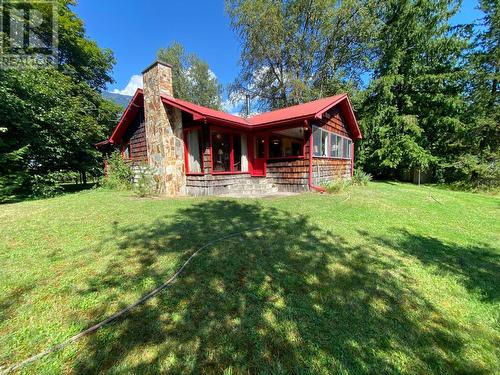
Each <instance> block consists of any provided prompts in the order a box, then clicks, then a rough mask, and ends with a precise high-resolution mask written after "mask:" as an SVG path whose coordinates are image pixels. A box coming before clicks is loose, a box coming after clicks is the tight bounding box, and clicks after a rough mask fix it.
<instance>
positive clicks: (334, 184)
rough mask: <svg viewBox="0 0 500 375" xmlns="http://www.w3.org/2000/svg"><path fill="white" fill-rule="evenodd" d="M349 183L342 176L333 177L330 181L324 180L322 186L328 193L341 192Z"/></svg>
mask: <svg viewBox="0 0 500 375" xmlns="http://www.w3.org/2000/svg"><path fill="white" fill-rule="evenodd" d="M349 185H350V183H349V181H348V180H344V179H342V178H335V179H334V180H332V181H329V182H325V183H323V184H322V187H323V188H324V189H325V190H326V192H327V193H330V194H338V193H342V192H343V191H344V190H345V189H347V188H348V187H349Z"/></svg>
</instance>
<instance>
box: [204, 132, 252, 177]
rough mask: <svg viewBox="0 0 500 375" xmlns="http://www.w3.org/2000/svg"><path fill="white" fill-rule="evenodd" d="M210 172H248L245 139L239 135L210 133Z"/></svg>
mask: <svg viewBox="0 0 500 375" xmlns="http://www.w3.org/2000/svg"><path fill="white" fill-rule="evenodd" d="M211 138H212V172H213V173H238V172H248V156H247V154H248V151H247V137H246V136H245V135H243V134H240V133H232V132H227V131H218V130H214V131H212V137H211Z"/></svg>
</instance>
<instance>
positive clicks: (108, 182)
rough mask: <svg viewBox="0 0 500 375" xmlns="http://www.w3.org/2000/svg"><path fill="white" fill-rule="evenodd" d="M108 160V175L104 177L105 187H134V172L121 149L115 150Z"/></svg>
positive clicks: (122, 188)
mask: <svg viewBox="0 0 500 375" xmlns="http://www.w3.org/2000/svg"><path fill="white" fill-rule="evenodd" d="M107 162H108V168H107V175H106V176H105V177H104V179H103V185H104V187H106V188H108V189H111V190H130V189H132V186H133V184H132V182H133V178H134V173H133V171H132V168H131V167H130V165H128V164H127V163H126V162H125V160H123V157H122V155H121V153H120V151H115V152H113V153H112V154H111V155H110V156H109V158H108V159H107Z"/></svg>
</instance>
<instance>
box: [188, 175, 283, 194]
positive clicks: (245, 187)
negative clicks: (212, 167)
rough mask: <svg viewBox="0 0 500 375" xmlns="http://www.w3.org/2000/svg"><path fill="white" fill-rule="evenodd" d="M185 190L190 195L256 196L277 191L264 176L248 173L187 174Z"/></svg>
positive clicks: (276, 187) (275, 186)
mask: <svg viewBox="0 0 500 375" xmlns="http://www.w3.org/2000/svg"><path fill="white" fill-rule="evenodd" d="M186 191H187V194H188V195H192V196H208V195H238V196H242V197H245V196H258V195H267V194H273V193H277V192H278V191H279V190H278V186H277V185H275V184H274V183H272V181H270V180H269V179H267V178H265V177H251V176H250V175H249V174H234V175H204V176H187V185H186Z"/></svg>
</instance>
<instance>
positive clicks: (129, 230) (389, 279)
mask: <svg viewBox="0 0 500 375" xmlns="http://www.w3.org/2000/svg"><path fill="white" fill-rule="evenodd" d="M255 227H262V228H264V229H263V230H260V231H258V232H247V233H245V234H243V235H242V236H241V237H235V238H232V239H230V240H226V241H224V242H220V243H217V244H214V245H213V246H212V247H211V248H209V249H206V250H204V252H202V253H200V254H199V256H197V257H196V258H195V259H194V261H193V262H192V263H191V264H190V265H189V266H188V267H187V268H186V269H185V272H184V273H183V274H182V275H181V276H180V278H179V279H178V280H177V281H176V282H175V283H174V284H172V285H171V286H169V287H168V288H167V289H166V290H164V291H163V292H162V293H160V295H158V296H157V297H156V298H155V299H153V300H151V301H149V302H148V303H146V304H145V305H142V306H141V307H139V308H137V309H136V310H135V311H134V312H133V313H131V314H130V315H128V316H127V317H126V318H124V319H122V320H121V321H120V322H118V323H115V324H114V325H112V326H111V327H108V328H105V329H103V330H102V331H99V332H98V333H97V334H95V335H92V336H90V337H88V338H87V341H86V342H85V344H84V345H82V346H85V347H84V348H83V350H82V352H81V354H80V355H79V357H78V358H77V360H76V362H75V364H74V368H73V372H75V373H77V374H84V373H85V374H86V373H96V372H111V373H159V372H171V373H200V372H201V373H221V372H222V371H223V370H225V369H232V371H233V373H275V374H280V373H332V372H333V373H336V372H341V371H348V372H353V373H367V372H376V373H383V372H389V373H395V372H402V371H403V372H420V373H422V372H427V371H437V372H476V373H480V372H481V371H480V369H477V368H476V367H475V365H474V363H470V362H468V359H467V358H462V357H464V356H461V355H460V353H461V350H462V348H463V341H462V338H461V335H460V330H461V327H457V326H456V325H454V323H452V322H451V321H447V320H446V319H444V318H443V317H442V316H441V315H440V314H439V313H437V312H436V311H435V310H434V309H433V307H432V306H431V305H430V304H429V303H428V302H427V301H426V300H425V299H424V298H423V297H422V296H420V295H419V294H418V293H417V292H416V290H415V289H413V287H412V283H411V282H407V280H405V275H404V274H403V273H402V271H401V269H402V268H401V267H399V266H398V265H399V261H398V260H397V259H395V258H390V257H388V256H381V254H380V251H379V250H377V249H376V248H375V247H373V246H371V245H369V244H368V245H367V246H363V247H357V246H352V245H350V244H349V243H348V242H347V241H346V240H345V239H343V238H341V237H339V236H336V235H335V234H333V233H331V232H327V231H325V230H322V229H320V228H319V227H318V226H317V225H316V224H314V223H312V222H310V220H309V219H308V218H307V217H305V216H293V215H291V214H290V213H288V212H284V211H279V210H276V209H270V208H263V207H262V206H260V205H259V204H243V203H239V202H238V201H232V200H227V201H226V200H224V201H222V200H208V201H203V202H201V203H198V204H194V205H192V206H190V207H189V208H186V209H182V210H179V211H178V212H177V213H176V215H175V216H174V217H170V218H167V219H165V220H160V221H157V222H156V223H154V224H153V225H150V226H144V225H137V226H119V225H117V227H116V236H117V238H120V239H121V241H120V243H121V246H122V250H123V251H122V252H121V253H120V254H123V255H120V256H118V257H117V258H116V259H115V260H114V263H113V264H112V265H110V267H109V268H108V269H107V270H106V272H105V273H103V274H102V275H100V277H98V278H96V279H94V280H92V281H91V283H90V284H89V286H88V289H86V290H83V291H81V293H83V294H86V293H95V292H99V291H101V292H104V291H105V290H107V289H108V288H117V289H118V290H120V289H121V290H128V289H134V290H137V285H141V283H144V282H145V281H146V280H149V281H151V280H153V281H154V284H156V285H159V284H161V283H163V282H164V280H165V279H167V278H168V277H169V276H170V275H171V274H172V273H173V270H176V267H178V266H179V265H180V262H181V261H179V260H178V261H177V262H176V264H175V267H173V268H172V270H165V269H162V268H161V267H158V264H157V261H158V259H159V258H160V257H164V256H169V255H172V256H173V255H175V256H176V257H178V256H179V254H183V256H182V257H178V258H182V261H183V260H185V259H186V258H187V256H188V255H189V254H191V253H192V252H193V251H195V250H196V249H197V248H199V247H201V246H202V245H204V244H206V243H207V242H209V241H210V240H213V239H215V238H217V237H220V236H223V235H225V234H228V233H234V232H239V231H243V230H246V229H251V228H255ZM127 250H133V251H127ZM132 252H133V255H131V253H132ZM132 258H133V259H132ZM178 258H177V259H178ZM137 259H138V260H139V263H140V264H139V266H138V267H135V268H133V269H130V270H128V269H127V267H126V266H127V262H129V261H137ZM148 289H152V288H150V287H149V286H148V287H147V288H144V290H143V292H146V291H147V290H148ZM141 291H142V290H141ZM115 298H116V299H118V300H119V292H117V293H116V294H111V295H110V297H109V302H112V300H113V299H115ZM102 313H103V310H96V311H93V312H92V313H91V314H90V315H89V316H88V319H89V321H90V322H95V321H96V319H98V318H101V317H102Z"/></svg>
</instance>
